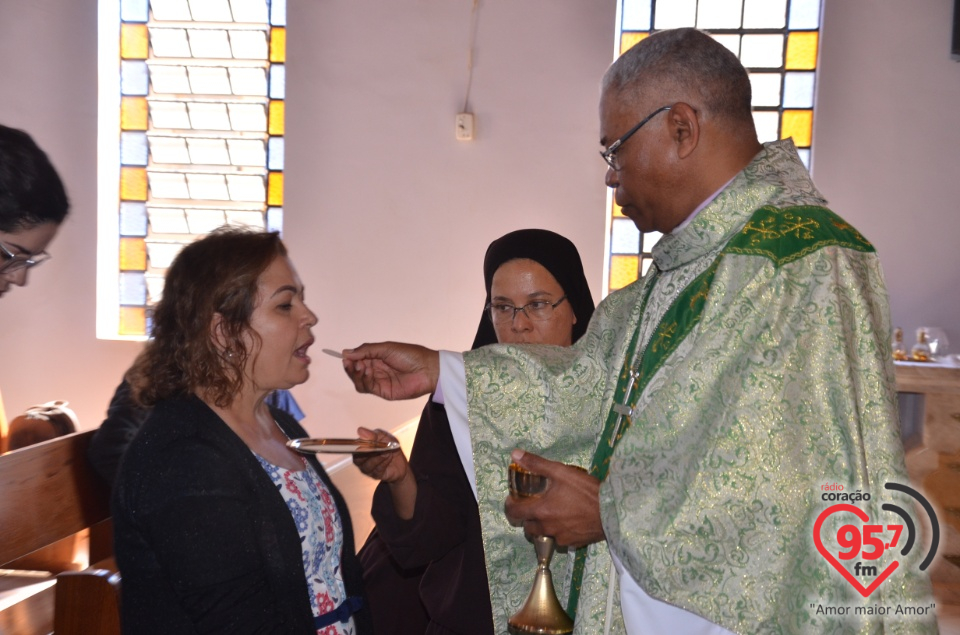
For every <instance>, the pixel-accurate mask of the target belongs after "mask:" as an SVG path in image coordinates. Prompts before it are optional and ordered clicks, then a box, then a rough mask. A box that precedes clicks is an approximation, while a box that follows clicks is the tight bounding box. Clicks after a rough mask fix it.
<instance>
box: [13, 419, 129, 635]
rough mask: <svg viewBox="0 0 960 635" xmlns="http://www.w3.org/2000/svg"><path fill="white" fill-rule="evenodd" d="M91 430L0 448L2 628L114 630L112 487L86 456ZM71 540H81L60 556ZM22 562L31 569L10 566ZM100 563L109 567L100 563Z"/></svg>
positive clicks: (102, 634)
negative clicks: (3, 450)
mask: <svg viewBox="0 0 960 635" xmlns="http://www.w3.org/2000/svg"><path fill="white" fill-rule="evenodd" d="M92 435H93V431H87V432H78V433H74V434H70V435H67V436H63V437H58V438H56V439H52V440H50V441H45V442H43V443H39V444H37V445H34V446H30V447H27V448H23V449H21V450H15V451H13V452H9V453H7V454H3V455H0V492H2V494H0V536H2V539H0V568H2V569H5V570H6V571H5V574H6V575H3V576H0V632H2V633H5V634H6V633H9V634H10V635H47V634H48V633H50V632H54V633H56V634H57V635H71V634H73V633H83V634H84V635H108V634H111V635H113V634H116V635H119V633H120V624H119V576H114V575H112V574H113V571H115V566H114V565H113V559H112V555H113V554H112V540H111V533H112V527H111V521H110V492H109V488H108V487H107V485H106V483H104V482H103V481H102V480H101V479H100V478H99V477H98V476H97V475H96V473H95V472H94V471H93V469H92V468H91V467H90V466H89V464H88V463H87V457H86V453H87V446H88V445H89V443H90V437H91V436H92ZM76 543H79V544H80V545H81V546H82V548H81V549H77V550H69V551H68V555H67V556H64V555H63V552H64V549H63V545H64V544H76ZM58 545H59V547H58ZM70 551H76V553H70ZM71 556H72V557H71ZM88 563H93V565H94V568H89V569H88V568H86V566H87V564H88ZM26 566H29V567H30V569H33V571H24V572H23V573H22V574H18V573H17V572H16V571H15V570H17V569H24V568H25V567H26ZM103 566H105V567H108V568H110V569H113V571H110V570H107V571H103V570H98V568H99V567H103ZM38 569H39V571H37V570H38ZM78 569H82V570H81V571H78ZM11 571H13V572H11Z"/></svg>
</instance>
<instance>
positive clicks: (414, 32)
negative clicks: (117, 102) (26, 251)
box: [0, 0, 615, 435]
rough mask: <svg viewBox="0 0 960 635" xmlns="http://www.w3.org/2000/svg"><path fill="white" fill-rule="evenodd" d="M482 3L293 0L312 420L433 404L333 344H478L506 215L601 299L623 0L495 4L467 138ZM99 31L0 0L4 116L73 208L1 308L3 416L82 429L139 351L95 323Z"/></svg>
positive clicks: (296, 220)
mask: <svg viewBox="0 0 960 635" xmlns="http://www.w3.org/2000/svg"><path fill="white" fill-rule="evenodd" d="M471 5H472V2H471V1H470V0H457V1H453V0H443V1H441V0H389V1H387V0H381V1H377V2H357V1H356V0H325V1H324V2H316V1H314V0H288V24H289V26H288V57H289V58H290V59H291V60H292V61H291V62H290V63H289V64H288V73H287V90H288V99H287V143H286V150H287V152H286V163H287V166H288V167H287V171H286V201H285V203H286V204H285V210H286V219H287V223H286V231H285V236H286V241H287V243H288V246H289V248H290V250H291V253H292V256H293V259H294V262H295V264H296V265H297V268H298V270H299V272H300V274H301V277H302V278H303V280H304V282H305V284H306V285H307V298H308V301H309V302H310V304H311V306H312V307H313V308H314V309H315V310H316V312H317V313H318V314H319V316H320V324H319V325H318V326H317V328H316V329H315V334H316V337H317V345H316V347H315V355H314V359H315V362H314V372H313V377H312V379H311V381H310V382H309V383H307V384H306V385H304V386H301V387H298V388H297V389H296V391H295V394H296V396H297V398H298V400H299V401H300V402H301V405H302V406H303V408H304V410H305V411H306V412H307V413H308V418H307V420H306V422H305V423H306V424H307V427H308V429H309V430H310V432H311V433H315V434H317V435H320V434H324V435H348V434H353V432H354V430H355V428H356V426H357V425H360V424H363V425H371V426H377V427H387V428H395V427H396V426H398V425H400V424H401V423H403V422H404V421H405V420H407V419H409V418H412V417H414V416H415V415H417V414H418V413H419V411H420V408H421V404H420V403H412V402H411V403H396V404H388V403H385V402H381V401H379V400H376V399H374V398H372V397H365V396H361V395H357V394H356V393H355V392H353V389H352V386H351V384H350V383H349V382H348V380H347V379H346V378H345V376H344V375H343V371H342V370H341V368H340V366H339V362H337V361H336V360H334V359H332V358H328V357H326V356H324V355H322V354H320V352H319V349H320V348H321V347H329V348H340V347H347V346H353V345H356V344H359V343H361V342H363V341H364V340H378V339H385V338H395V339H405V340H412V341H419V342H423V343H425V344H429V345H432V346H444V347H448V348H453V349H465V348H468V347H469V345H470V342H471V341H472V338H473V332H474V330H475V328H476V324H477V320H478V319H479V317H480V310H481V306H482V300H483V279H482V273H481V263H482V259H483V253H484V251H485V249H486V246H487V244H488V243H489V242H490V240H492V239H494V238H496V237H498V236H500V235H502V234H503V233H505V232H507V231H511V230H513V229H518V228H522V227H531V226H542V227H548V228H551V229H554V230H556V231H559V232H561V233H563V234H565V235H567V236H569V237H570V238H571V239H573V240H574V241H575V242H576V243H577V244H578V246H579V247H580V249H581V253H582V255H583V258H584V262H585V264H586V266H587V268H588V270H589V279H590V283H591V285H592V287H593V289H594V292H595V294H597V297H598V299H599V290H600V282H601V272H602V261H603V256H602V250H603V236H604V216H603V206H604V200H605V198H604V197H605V193H604V188H603V183H602V178H603V163H602V161H601V160H600V158H599V157H598V156H597V155H596V150H597V148H598V147H599V146H598V143H597V140H598V135H597V123H596V120H597V115H596V112H597V111H596V101H597V93H598V89H597V86H598V81H599V78H600V75H601V74H602V73H603V70H604V69H605V68H606V66H607V64H608V63H609V61H610V58H611V55H612V50H613V46H612V42H611V39H612V32H613V21H614V9H615V7H614V3H613V2H612V1H610V0H607V1H606V2H603V3H599V2H591V3H555V2H551V1H550V0H509V1H503V0H494V1H489V0H488V1H485V2H483V3H481V10H480V14H479V22H478V31H477V49H476V54H475V71H474V79H473V87H472V92H471V100H470V103H471V106H472V109H473V110H474V112H475V113H476V114H477V119H478V138H477V140H476V141H474V142H472V143H459V142H457V141H456V140H455V138H454V116H455V114H456V113H457V112H459V110H460V109H461V108H462V104H463V99H464V93H465V90H466V83H467V49H468V42H469V37H468V36H469V29H470V8H471ZM96 28H97V23H96V2H95V0H71V1H70V2H67V1H66V0H58V1H54V0H37V1H36V2H30V3H14V2H2V3H0V59H3V60H11V61H15V63H14V64H7V63H4V64H0V86H2V87H3V89H2V90H3V92H2V95H3V97H2V98H0V122H3V123H5V124H8V125H15V126H19V127H23V128H25V129H27V130H29V131H30V132H32V133H33V134H34V135H35V136H36V138H37V139H38V141H39V143H40V144H41V145H42V147H44V148H45V149H46V150H47V151H48V153H49V154H50V155H51V157H52V159H53V161H54V163H55V164H56V165H57V167H58V168H59V169H60V171H61V173H62V174H63V177H64V179H65V181H66V184H67V189H68V192H69V193H70V196H71V200H72V203H73V210H72V215H71V217H70V218H69V219H68V221H67V223H66V224H65V226H64V228H63V229H62V231H61V233H60V235H59V236H58V238H57V239H56V241H55V242H54V243H53V245H52V246H51V252H52V253H53V254H54V259H53V260H51V262H50V263H49V264H45V265H43V267H42V268H40V269H37V270H35V272H34V273H33V275H32V279H31V284H30V286H28V287H26V288H24V289H15V290H13V291H12V292H11V293H10V294H9V295H7V296H6V297H5V298H4V300H3V304H2V305H0V306H2V308H0V333H2V336H0V359H2V360H3V362H4V363H2V364H0V389H2V390H3V397H4V401H5V403H6V408H7V411H8V413H10V414H16V413H18V412H21V411H22V410H23V409H24V408H26V407H28V406H30V405H31V404H33V403H36V402H39V401H45V400H48V399H53V398H62V399H68V400H69V401H71V403H72V404H73V405H74V406H75V408H76V410H77V412H78V414H79V416H80V419H81V423H82V425H83V427H86V428H89V427H94V426H96V425H98V424H99V422H100V420H101V419H102V417H103V413H104V410H105V408H106V405H107V403H108V401H109V398H110V395H111V394H112V390H113V388H114V387H115V385H116V383H117V382H118V381H119V379H120V377H121V375H122V373H123V372H124V370H125V369H126V368H127V366H129V364H130V362H131V361H132V360H133V358H134V356H135V355H136V353H137V350H138V349H139V344H135V343H130V342H106V341H98V340H96V339H95V337H94V315H95V307H94V297H95V261H94V251H93V250H94V247H95V244H96V233H95V226H94V223H95V209H96V208H95V206H96V186H95V183H96V171H95V160H96V136H95V135H96V62H97V60H96V55H97V50H96ZM37 32H39V33H41V34H43V36H42V37H39V38H38V37H37V36H36V33H37ZM525 69H527V70H525Z"/></svg>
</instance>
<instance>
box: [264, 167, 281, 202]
mask: <svg viewBox="0 0 960 635" xmlns="http://www.w3.org/2000/svg"><path fill="white" fill-rule="evenodd" d="M267 205H269V206H270V207H282V206H283V172H271V173H270V174H269V176H267Z"/></svg>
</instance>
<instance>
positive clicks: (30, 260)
mask: <svg viewBox="0 0 960 635" xmlns="http://www.w3.org/2000/svg"><path fill="white" fill-rule="evenodd" d="M0 256H2V257H3V260H2V261H0V273H13V272H15V271H20V270H21V269H29V268H30V267H36V266H37V265H39V264H40V263H41V262H44V261H46V260H49V259H50V254H48V253H47V252H45V251H41V252H40V253H39V254H31V255H29V256H28V255H25V254H15V253H13V252H12V251H10V248H9V247H7V246H6V245H4V244H3V243H0Z"/></svg>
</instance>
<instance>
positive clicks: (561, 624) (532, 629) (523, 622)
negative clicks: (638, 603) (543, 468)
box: [507, 463, 573, 635]
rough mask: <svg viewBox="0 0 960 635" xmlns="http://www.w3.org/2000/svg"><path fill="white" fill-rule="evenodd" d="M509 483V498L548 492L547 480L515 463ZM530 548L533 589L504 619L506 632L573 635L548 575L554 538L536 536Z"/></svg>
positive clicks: (571, 622) (571, 626) (571, 627)
mask: <svg viewBox="0 0 960 635" xmlns="http://www.w3.org/2000/svg"><path fill="white" fill-rule="evenodd" d="M508 480H509V482H510V495H511V496H516V497H519V498H525V497H530V496H540V495H541V494H543V492H544V491H545V490H546V489H547V483H548V481H549V479H548V478H547V477H546V476H543V475H541V474H534V473H533V472H530V471H527V470H525V469H523V468H522V467H520V466H519V465H517V464H516V463H511V464H510V471H509V473H508ZM533 546H534V549H535V550H536V552H537V574H536V576H535V577H534V579H533V588H532V589H531V590H530V595H528V596H527V601H526V602H524V603H523V606H522V607H520V610H519V611H517V612H516V613H514V614H513V615H512V616H511V617H510V619H509V620H507V630H508V631H510V633H511V635H526V634H527V633H537V634H538V635H568V634H569V633H572V632H573V620H571V619H570V617H569V616H568V615H567V614H566V612H565V611H564V610H563V607H562V606H560V601H559V600H557V592H556V591H555V590H554V588H553V576H552V575H551V574H550V560H551V559H552V558H553V549H554V540H553V537H552V536H536V537H534V538H533Z"/></svg>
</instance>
